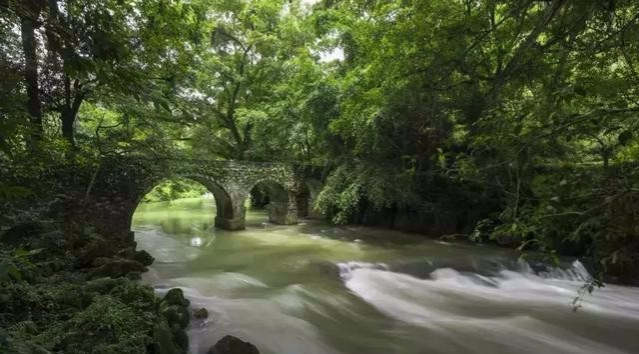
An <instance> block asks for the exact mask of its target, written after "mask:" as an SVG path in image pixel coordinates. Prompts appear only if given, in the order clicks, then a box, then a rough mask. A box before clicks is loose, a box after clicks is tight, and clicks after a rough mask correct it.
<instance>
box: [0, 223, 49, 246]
mask: <svg viewBox="0 0 639 354" xmlns="http://www.w3.org/2000/svg"><path fill="white" fill-rule="evenodd" d="M44 231H45V230H44V226H43V225H42V224H40V223H38V222H24V223H20V224H17V225H14V226H13V227H12V228H10V229H9V230H6V231H5V232H3V233H2V234H0V242H2V243H4V244H5V245H8V246H10V247H16V248H17V247H25V248H30V246H31V241H33V240H34V239H36V238H38V237H39V236H40V234H41V233H43V232H44Z"/></svg>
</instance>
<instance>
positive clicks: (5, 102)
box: [0, 0, 639, 274]
mask: <svg viewBox="0 0 639 354" xmlns="http://www.w3.org/2000/svg"><path fill="white" fill-rule="evenodd" d="M0 77H1V78H2V80H1V81H0V151H1V152H0V164H1V165H2V166H3V167H2V168H3V169H4V168H9V169H11V168H15V167H16V166H19V165H28V166H42V168H46V166H50V165H53V164H56V163H58V164H76V163H90V162H91V161H95V160H96V159H100V158H102V157H105V156H147V157H161V156H186V157H191V158H202V159H231V160H252V161H282V162H289V163H292V164H295V165H297V166H300V167H302V168H304V169H306V170H310V171H311V173H314V174H316V175H320V176H321V177H322V178H323V179H324V180H325V182H326V186H325V188H324V190H323V191H322V193H321V194H320V198H319V200H318V205H317V207H319V208H321V209H322V210H324V211H325V212H326V213H327V214H328V215H329V216H330V217H331V218H332V219H333V221H335V222H349V221H354V220H356V219H357V216H358V215H361V214H362V213H364V212H365V211H366V210H368V209H373V210H385V209H386V210H390V209H392V210H402V211H405V212H415V213H428V214H429V215H435V217H436V218H437V217H439V218H440V219H441V218H443V217H444V216H440V214H441V213H443V214H442V215H444V214H445V215H448V213H449V211H450V210H456V209H460V207H459V205H460V204H463V205H466V206H464V207H461V209H464V208H470V207H468V206H467V205H470V204H472V203H473V201H474V202H476V201H477V200H480V199H481V200H491V201H494V203H493V206H492V207H490V208H486V209H485V210H483V211H484V214H485V215H483V217H482V218H481V220H480V221H479V222H478V223H473V225H469V232H467V233H465V234H466V237H468V238H470V239H472V240H474V241H478V242H486V241H490V240H492V241H496V242H499V243H502V244H506V245H513V246H518V247H522V248H523V249H531V248H532V249H538V250H543V251H548V252H559V253H564V254H571V255H579V256H588V257H590V258H592V259H593V261H594V263H595V264H596V265H597V266H598V267H599V268H600V269H601V271H602V272H606V273H609V274H624V273H628V272H630V273H632V272H637V270H638V269H639V228H638V227H637V224H636V220H637V219H638V218H639V181H638V177H639V171H638V170H637V164H636V160H637V157H639V139H638V138H637V134H638V128H639V127H638V125H639V120H638V119H637V117H638V114H639V98H638V97H639V92H638V90H639V3H638V2H637V1H634V0H592V1H585V0H584V1H568V0H454V1H453V0H429V1H426V0H412V1H411V0H384V1H376V0H343V1H339V0H322V1H300V0H250V1H249V0H191V1H184V0H183V1H180V0H104V1H91V2H87V1H74V0H49V1H39V0H0ZM1 187H3V190H5V191H7V192H6V193H3V195H2V196H0V198H5V199H6V198H8V196H9V195H10V194H11V193H10V191H11V188H14V189H15V188H16V187H17V186H8V185H6V186H1ZM475 226H476V227H475ZM467 228H468V227H467Z"/></svg>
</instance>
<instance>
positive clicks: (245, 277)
mask: <svg viewBox="0 0 639 354" xmlns="http://www.w3.org/2000/svg"><path fill="white" fill-rule="evenodd" d="M203 210H204V211H206V212H203ZM212 213H213V211H212V210H211V202H210V201H208V202H207V201H205V202H202V201H200V202H198V203H196V204H195V205H192V204H190V203H185V204H179V203H176V204H175V205H173V206H170V207H168V206H154V207H144V208H141V210H139V212H138V213H137V214H136V219H135V223H136V237H137V241H138V243H139V247H140V248H143V249H146V250H148V251H149V252H151V253H152V254H153V255H154V256H155V257H156V263H155V264H154V265H153V266H152V267H151V270H150V271H149V272H148V273H147V274H145V276H144V281H146V282H148V283H149V284H152V285H154V286H155V287H156V288H157V289H158V291H162V290H163V289H167V288H169V287H176V286H178V287H181V288H183V289H184V291H185V293H186V295H187V296H188V297H189V298H190V299H191V302H192V304H193V306H194V307H205V308H207V309H208V310H209V312H210V316H209V318H208V319H207V320H204V321H193V323H192V324H191V327H190V329H189V336H190V352H191V353H192V354H201V353H206V351H207V350H208V348H209V347H210V346H212V345H213V344H214V343H215V342H216V341H217V340H219V339H220V338H221V337H222V336H224V335H225V334H232V335H235V336H238V337H240V338H243V339H245V340H248V341H251V342H253V343H254V344H255V345H257V347H258V348H259V349H260V351H261V352H262V353H263V354H316V353H317V354H332V353H336V354H337V353H341V354H360V353H379V354H382V353H384V354H387V353H397V354H399V353H402V354H422V353H429V354H430V353H441V354H448V353H478V354H499V353H517V354H519V353H557V354H559V353H592V354H615V353H625V354H633V353H639V339H637V338H639V288H633V287H623V286H615V285H607V286H606V287H604V288H602V289H597V290H595V292H594V294H593V295H586V296H585V297H584V299H583V302H582V307H581V308H580V309H579V310H578V311H576V312H574V311H573V306H572V302H573V300H574V299H575V297H576V296H577V294H578V290H579V289H580V288H581V287H582V286H583V284H584V282H585V281H586V280H587V279H588V278H589V275H588V272H587V271H586V269H585V268H584V267H583V265H581V264H580V263H579V262H576V261H575V262H573V263H572V264H570V263H567V264H566V265H565V266H562V267H556V268H553V267H547V266H540V265H538V264H537V265H535V266H534V267H531V266H529V265H528V264H527V263H523V262H518V261H517V259H518V256H519V255H518V254H515V253H513V252H511V251H508V250H503V249H494V248H491V247H478V246H470V245H461V244H451V243H443V242H435V241H429V240H424V239H423V238H418V237H415V236H409V235H405V234H401V233H398V232H390V231H383V230H374V229H368V228H352V227H330V226H327V225H323V224H321V223H306V224H302V225H299V226H271V225H266V226H265V225H264V224H262V220H261V217H262V216H261V215H258V214H252V215H251V217H252V219H251V220H252V222H251V223H250V226H249V228H248V229H247V230H246V231H241V232H234V233H228V232H222V231H213V230H212V229H211V228H210V227H209V226H210V221H211V219H212V217H211V215H212Z"/></svg>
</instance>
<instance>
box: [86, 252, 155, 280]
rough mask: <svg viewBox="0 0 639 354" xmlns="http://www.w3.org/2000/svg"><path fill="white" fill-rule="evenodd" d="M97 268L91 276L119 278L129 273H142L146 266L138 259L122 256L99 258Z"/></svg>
mask: <svg viewBox="0 0 639 354" xmlns="http://www.w3.org/2000/svg"><path fill="white" fill-rule="evenodd" d="M94 265H96V266H97V268H94V269H93V270H91V271H90V272H89V278H91V279H95V278H102V277H111V278H119V277H124V276H127V274H129V273H142V272H144V271H146V268H145V267H144V266H143V265H142V264H141V263H140V262H136V261H132V260H129V259H122V258H102V257H101V258H98V259H96V261H95V262H94Z"/></svg>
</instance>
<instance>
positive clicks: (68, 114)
mask: <svg viewBox="0 0 639 354" xmlns="http://www.w3.org/2000/svg"><path fill="white" fill-rule="evenodd" d="M75 116H76V115H75V113H74V112H73V111H72V110H69V109H65V110H64V111H63V112H62V115H61V120H62V136H63V137H64V138H65V139H66V140H67V141H68V142H69V144H71V146H72V147H73V146H75V132H74V127H73V125H74V123H75Z"/></svg>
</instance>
